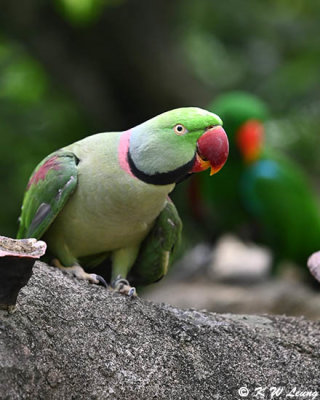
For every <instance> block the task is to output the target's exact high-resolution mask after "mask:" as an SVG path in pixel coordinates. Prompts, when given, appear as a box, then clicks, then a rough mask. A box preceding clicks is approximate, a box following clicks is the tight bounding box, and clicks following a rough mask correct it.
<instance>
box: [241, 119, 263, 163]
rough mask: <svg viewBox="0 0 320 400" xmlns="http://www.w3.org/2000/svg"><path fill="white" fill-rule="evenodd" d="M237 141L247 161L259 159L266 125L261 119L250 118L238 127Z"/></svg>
mask: <svg viewBox="0 0 320 400" xmlns="http://www.w3.org/2000/svg"><path fill="white" fill-rule="evenodd" d="M236 143H237V146H238V148H239V150H240V153H241V154H242V157H243V159H244V161H245V162H247V163H250V162H253V161H255V160H257V159H258V158H259V156H260V154H261V151H262V148H263V144H264V127H263V124H262V123H261V122H260V121H257V120H249V121H247V122H245V123H244V124H243V125H241V127H240V128H239V129H238V131H237V133H236Z"/></svg>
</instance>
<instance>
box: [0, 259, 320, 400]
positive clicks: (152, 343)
mask: <svg viewBox="0 0 320 400" xmlns="http://www.w3.org/2000/svg"><path fill="white" fill-rule="evenodd" d="M319 329H320V323H319V322H312V321H308V320H305V319H303V318H289V317H281V316H257V315H255V316H249V315H233V314H225V315H220V314H215V313H209V312H205V311H195V310H181V309H177V308H175V307H172V306H169V305H165V304H153V303H150V302H148V301H144V300H142V299H140V298H137V299H131V298H128V297H124V296H122V295H119V294H117V293H114V292H111V291H109V290H106V289H104V288H103V287H100V286H95V285H90V284H88V283H87V282H81V281H76V280H75V279H73V278H71V277H69V276H67V275H64V274H63V273H62V272H61V271H59V270H57V269H54V268H52V267H48V266H47V265H45V264H43V263H40V262H37V263H36V265H35V267H34V273H33V275H32V277H31V279H30V281H29V283H28V285H27V286H25V287H24V288H23V289H22V290H21V292H20V294H19V296H18V302H17V311H16V313H15V314H12V315H8V314H7V313H5V312H4V311H2V314H1V315H0V336H1V340H0V371H1V372H0V393H1V394H2V398H5V399H8V400H9V399H32V400H34V399H59V400H60V399H86V400H89V399H121V400H125V399H130V400H135V399H137V400H144V399H146V400H150V399H173V400H178V399H181V400H189V399H197V400H200V399H221V400H229V399H230V400H236V399H239V398H240V396H239V393H241V394H246V391H249V396H251V397H247V398H250V399H253V398H255V397H254V396H253V395H254V394H255V393H256V392H255V391H256V390H257V388H265V390H268V391H270V390H271V388H272V387H279V388H284V390H285V391H286V393H289V391H292V390H294V388H296V390H298V389H299V390H300V389H301V390H308V391H312V393H313V392H314V391H316V390H319V369H320V335H319ZM239 390H240V392H239ZM266 398H270V397H266ZM283 398H286V397H283Z"/></svg>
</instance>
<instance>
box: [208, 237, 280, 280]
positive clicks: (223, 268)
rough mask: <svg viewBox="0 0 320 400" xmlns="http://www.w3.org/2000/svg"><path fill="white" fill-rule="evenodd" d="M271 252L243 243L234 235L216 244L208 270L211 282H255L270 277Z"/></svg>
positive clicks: (221, 239)
mask: <svg viewBox="0 0 320 400" xmlns="http://www.w3.org/2000/svg"><path fill="white" fill-rule="evenodd" d="M271 266H272V255H271V251H270V250H269V249H267V248H265V247H262V246H258V245H256V244H255V243H244V242H243V241H242V240H240V239H239V238H237V237H236V236H234V235H230V234H229V235H224V236H222V237H221V238H220V239H219V241H218V242H217V244H216V246H215V249H214V252H213V259H212V262H211V265H210V268H209V271H210V272H209V277H210V278H211V279H213V280H226V281H227V280H228V281H240V280H242V281H246V282H248V281H257V280H262V279H265V278H266V277H267V276H270V271H271Z"/></svg>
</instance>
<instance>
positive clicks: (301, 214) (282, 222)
mask: <svg viewBox="0 0 320 400" xmlns="http://www.w3.org/2000/svg"><path fill="white" fill-rule="evenodd" d="M241 184H242V186H241V188H242V197H243V201H244V204H245V205H246V207H247V210H248V212H249V213H250V214H251V215H252V216H254V217H255V218H256V220H257V221H259V222H260V224H261V225H262V226H263V231H264V232H263V233H264V238H263V241H264V243H266V244H268V245H270V246H272V247H273V248H274V249H275V250H276V254H277V255H278V256H280V258H282V259H293V260H295V261H296V262H299V263H301V264H302V265H305V262H306V260H307V257H308V256H309V254H311V253H312V252H313V251H315V250H317V248H318V247H319V241H320V213H319V205H318V203H317V201H316V197H315V195H314V193H313V192H312V190H311V189H310V187H309V185H308V182H307V180H306V178H305V176H304V175H303V174H301V173H300V171H299V170H298V169H297V168H295V166H294V165H292V164H291V163H289V162H288V161H287V160H284V159H281V158H278V159H277V158H274V159H270V158H265V159H261V160H259V161H257V162H256V163H254V164H253V165H251V166H250V167H248V168H247V170H246V172H245V174H244V175H243V178H242V181H241Z"/></svg>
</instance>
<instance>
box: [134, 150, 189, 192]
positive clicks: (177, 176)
mask: <svg viewBox="0 0 320 400" xmlns="http://www.w3.org/2000/svg"><path fill="white" fill-rule="evenodd" d="M127 158H128V163H129V167H130V170H131V172H132V173H133V175H134V176H135V177H137V178H138V179H140V180H141V181H143V182H146V183H151V184H152V185H170V184H172V183H177V182H180V181H181V180H182V179H183V178H184V177H185V176H186V175H188V173H189V172H190V170H191V169H192V167H193V164H194V162H195V158H196V153H194V156H193V157H192V160H190V161H189V162H187V163H186V164H184V165H182V166H181V167H179V168H176V169H174V170H173V171H169V172H157V173H156V174H152V175H149V174H146V173H145V172H143V171H141V170H140V169H138V168H137V166H136V165H135V163H134V161H133V160H132V157H131V155H130V151H129V150H128V153H127Z"/></svg>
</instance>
